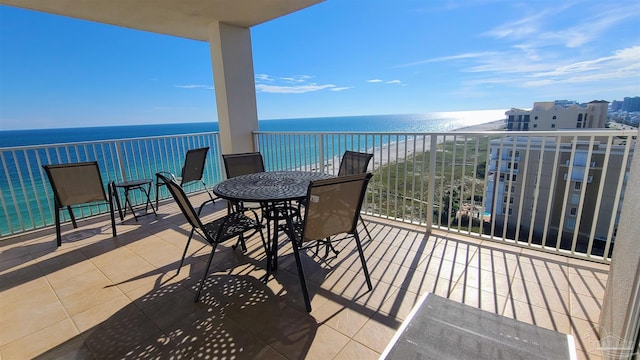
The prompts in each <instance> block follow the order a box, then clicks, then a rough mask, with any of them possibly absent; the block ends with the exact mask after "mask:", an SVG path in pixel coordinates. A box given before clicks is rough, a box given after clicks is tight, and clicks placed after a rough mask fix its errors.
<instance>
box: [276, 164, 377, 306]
mask: <svg viewBox="0 0 640 360" xmlns="http://www.w3.org/2000/svg"><path fill="white" fill-rule="evenodd" d="M372 176H373V175H372V174H371V173H365V174H356V175H346V176H341V177H337V178H332V179H327V180H317V181H313V182H311V183H310V184H309V188H308V190H307V202H306V204H307V205H306V207H305V211H304V215H303V218H302V221H294V220H293V218H292V217H291V216H287V217H286V219H287V226H286V229H285V231H286V233H287V235H288V237H289V239H291V243H292V247H293V254H294V256H295V259H296V266H297V268H298V275H299V276H300V285H301V286H302V294H303V296H304V302H305V306H306V309H307V311H308V312H311V301H310V299H309V291H308V290H307V282H306V280H305V276H304V270H303V268H302V261H301V260H300V253H301V252H302V251H303V250H305V249H308V248H310V247H311V246H314V245H315V244H317V243H321V244H324V243H328V242H336V241H345V240H349V239H353V240H354V241H355V243H356V247H357V249H358V254H359V256H360V261H361V263H362V270H363V271H364V275H365V278H366V282H367V287H368V288H369V290H371V289H372V285H371V278H370V277H369V270H368V269H367V263H366V261H365V258H364V253H363V251H362V244H361V242H360V237H359V236H358V231H357V225H358V215H359V214H360V208H361V207H362V202H363V200H364V196H365V192H366V189H367V184H368V183H369V179H371V177H372ZM339 234H346V235H347V236H346V237H340V238H339V239H338V238H337V237H335V236H334V235H339ZM268 270H269V269H267V271H268ZM267 275H268V272H267Z"/></svg>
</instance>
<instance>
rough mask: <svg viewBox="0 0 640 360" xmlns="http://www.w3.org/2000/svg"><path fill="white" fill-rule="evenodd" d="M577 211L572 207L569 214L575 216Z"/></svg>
mask: <svg viewBox="0 0 640 360" xmlns="http://www.w3.org/2000/svg"><path fill="white" fill-rule="evenodd" d="M577 212H578V209H576V208H574V207H572V208H571V210H569V214H571V215H572V216H576V213H577Z"/></svg>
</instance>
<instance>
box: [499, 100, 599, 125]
mask: <svg viewBox="0 0 640 360" xmlns="http://www.w3.org/2000/svg"><path fill="white" fill-rule="evenodd" d="M608 104H609V103H608V102H607V101H604V100H594V101H591V102H589V103H588V104H577V103H576V102H575V101H568V100H556V101H545V102H534V103H533V108H532V109H531V110H523V109H516V108H513V109H511V110H508V111H507V112H505V115H506V116H507V118H506V120H505V121H506V128H507V130H512V131H530V130H556V129H585V128H603V127H605V125H606V124H607V110H608Z"/></svg>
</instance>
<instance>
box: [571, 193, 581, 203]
mask: <svg viewBox="0 0 640 360" xmlns="http://www.w3.org/2000/svg"><path fill="white" fill-rule="evenodd" d="M579 202H580V195H578V194H571V204H572V205H577V204H578V203H579Z"/></svg>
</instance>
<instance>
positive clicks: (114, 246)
mask: <svg viewBox="0 0 640 360" xmlns="http://www.w3.org/2000/svg"><path fill="white" fill-rule="evenodd" d="M194 201H195V203H198V202H201V201H200V200H199V199H198V198H197V196H196V197H194ZM220 208H221V209H222V208H223V206H220ZM177 211H178V209H177V207H176V206H175V204H174V203H171V202H165V203H164V204H162V205H161V209H160V212H159V216H158V218H157V219H156V218H155V217H153V216H149V217H144V218H141V221H140V222H138V223H136V222H135V221H134V220H133V219H132V218H128V219H126V220H125V221H124V223H123V224H119V225H118V231H119V236H118V237H117V238H111V237H110V234H109V222H108V221H98V222H96V221H93V222H86V223H84V224H83V225H84V227H83V228H81V229H78V231H72V230H71V229H70V228H69V229H65V242H64V243H63V246H62V247H60V248H57V247H56V246H55V243H54V242H53V232H52V231H51V229H49V231H48V233H45V232H41V233H39V234H33V236H32V237H31V238H25V239H22V240H21V243H19V244H18V243H4V242H3V243H0V310H1V311H2V314H3V316H4V314H5V313H6V314H9V317H8V318H5V317H3V325H4V323H5V319H7V320H8V321H6V322H8V323H9V324H11V326H12V331H11V332H10V333H8V332H7V331H4V330H3V329H0V341H3V342H0V354H1V356H2V358H1V359H0V360H3V359H7V358H10V357H7V355H6V354H12V353H13V352H14V351H17V349H18V348H19V347H20V346H18V345H17V344H21V342H25V341H28V339H30V338H31V337H34V336H35V337H37V336H41V334H45V333H46V332H47V331H51V332H54V331H56V330H55V329H56V327H57V326H59V327H61V330H60V331H56V334H53V335H51V336H49V337H50V338H51V339H54V342H55V344H47V343H43V345H42V348H43V349H44V350H43V354H44V355H43V356H44V357H47V356H48V357H63V358H64V357H79V358H94V357H95V358H109V357H128V358H170V357H174V358H177V357H180V358H192V357H193V358H195V357H216V356H217V357H225V356H226V357H236V358H252V359H253V358H258V359H293V358H296V359H297V358H305V357H306V358H322V359H325V358H326V359H331V358H336V359H350V358H363V359H366V358H377V357H378V354H379V353H381V352H382V351H383V350H384V348H385V347H386V345H387V343H388V342H389V340H390V339H391V338H392V336H393V335H394V334H395V331H396V329H397V328H398V327H399V326H400V324H401V322H402V320H403V319H404V318H406V315H407V314H408V313H409V311H410V310H411V309H412V308H413V305H414V304H415V302H416V301H417V300H418V299H419V298H420V296H421V295H422V294H423V293H424V292H431V293H434V294H437V295H440V296H443V297H448V298H449V299H452V300H454V301H459V302H463V303H466V304H469V305H472V306H475V307H479V308H481V309H485V310H487V311H491V312H494V313H502V314H503V315H505V316H509V317H512V318H516V319H518V320H521V321H525V322H528V323H532V324H536V325H539V326H542V327H545V328H549V329H554V330H557V331H560V332H567V333H572V334H574V335H575V336H576V339H577V341H576V343H577V347H578V348H579V351H581V353H583V354H584V355H585V356H593V354H594V353H597V351H598V350H597V345H598V340H597V336H596V334H595V329H596V328H597V324H595V323H594V322H595V321H597V320H598V316H599V311H600V310H599V307H600V306H601V302H602V295H603V292H604V287H605V284H606V280H607V272H608V265H605V266H600V265H598V264H595V265H593V263H589V262H584V261H578V260H567V259H565V258H562V257H559V258H558V257H554V256H551V257H548V256H547V254H543V253H538V252H536V251H533V250H529V249H521V248H517V247H513V246H512V245H509V244H506V243H500V242H492V241H487V240H477V239H474V238H470V237H466V236H465V235H463V234H447V233H444V232H438V231H432V233H431V234H430V235H427V234H425V231H424V228H423V227H416V226H409V225H404V224H396V223H391V222H386V221H383V220H379V219H372V221H370V222H368V225H370V227H369V229H370V230H371V231H372V235H374V236H375V239H374V240H369V239H364V237H363V246H364V248H365V254H366V255H365V257H366V261H367V265H368V267H369V269H370V272H371V274H372V282H373V289H372V290H371V291H369V290H368V289H367V286H366V282H365V277H364V274H363V273H362V270H361V264H360V259H359V257H358V254H357V251H356V248H355V245H354V244H353V243H352V242H343V243H339V244H337V249H338V250H340V253H339V254H337V256H335V255H334V254H330V255H329V256H328V257H326V258H325V257H323V256H322V255H323V251H321V253H320V254H319V255H320V256H318V255H314V254H313V253H310V252H307V253H305V254H304V255H303V256H302V262H303V267H304V270H305V275H306V278H307V285H308V287H309V294H310V296H311V302H312V308H313V311H312V312H311V313H307V312H306V311H305V306H304V301H303V296H302V291H301V286H300V281H299V277H298V272H297V268H296V263H295V261H294V256H293V255H292V250H291V244H290V242H289V241H288V240H286V238H285V236H284V235H283V236H281V239H280V243H279V244H280V246H281V247H280V250H279V264H278V265H279V266H278V270H277V271H276V272H274V274H272V276H271V277H270V279H269V281H268V282H267V283H265V282H263V281H262V278H263V276H264V275H265V274H266V271H265V265H266V261H265V254H264V249H263V248H262V245H261V242H260V240H259V238H258V237H254V238H252V239H248V241H247V245H248V251H247V252H246V253H242V252H241V251H240V250H239V249H236V250H234V249H232V247H231V245H233V244H234V243H235V241H230V242H228V243H225V244H222V245H220V246H219V247H218V250H217V251H216V255H215V257H214V262H213V264H212V267H211V269H210V271H209V275H208V276H207V278H206V280H205V287H204V290H203V293H202V297H201V300H200V302H198V303H194V302H193V298H194V296H195V292H196V291H197V287H198V285H199V283H200V281H201V278H202V276H203V274H204V267H205V265H206V260H207V257H208V255H209V253H210V250H211V248H210V247H209V246H208V245H206V244H204V243H202V242H201V241H200V240H196V241H193V243H192V244H191V246H190V247H189V250H188V254H187V257H186V259H185V264H184V266H183V267H182V268H181V271H180V274H177V266H178V263H179V259H180V256H181V255H182V250H183V249H184V245H185V243H186V238H187V236H188V234H189V231H190V227H189V226H187V224H186V221H185V219H184V218H183V217H182V215H181V214H179V213H177ZM224 212H225V211H224V209H222V211H221V212H220V213H217V214H216V213H214V212H210V213H207V214H206V216H207V218H215V217H216V216H218V215H219V214H222V213H224ZM389 224H392V225H397V226H390V225H389ZM359 230H361V231H360V233H361V235H363V236H364V232H363V229H362V228H360V229H359ZM5 244H8V245H5ZM3 259H8V260H9V261H3ZM5 279H6V280H9V281H4V280H5ZM112 285H113V286H112ZM56 294H57V295H56ZM33 301H35V302H37V305H38V307H39V310H38V311H43V313H42V314H36V313H35V312H34V311H35V310H33V307H34V305H35V304H32V302H33ZM42 304H44V307H43V306H42ZM26 315H28V316H30V317H31V318H38V320H37V321H30V320H28V321H26V322H25V321H23V319H22V316H26ZM34 315H42V316H40V317H37V316H34ZM42 319H44V321H43V320H42ZM65 324H67V325H71V328H73V329H77V330H76V331H79V332H80V333H79V334H77V333H74V332H68V331H66V330H64V329H65V328H68V326H67V325H65ZM2 328H4V326H3V327H2ZM14 328H15V329H16V330H15V331H14ZM65 334H68V335H65ZM7 335H9V337H10V338H8V337H7ZM56 339H58V340H56ZM85 340H86V342H85ZM107 349H110V350H107ZM29 356H31V355H29Z"/></svg>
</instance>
